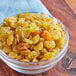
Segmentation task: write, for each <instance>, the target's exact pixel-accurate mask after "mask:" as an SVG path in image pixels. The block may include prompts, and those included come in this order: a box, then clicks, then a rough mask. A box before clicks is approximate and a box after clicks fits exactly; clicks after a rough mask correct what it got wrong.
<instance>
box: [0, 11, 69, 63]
mask: <svg viewBox="0 0 76 76" xmlns="http://www.w3.org/2000/svg"><path fill="white" fill-rule="evenodd" d="M24 13H26V12H22V14H24ZM29 13H33V14H36V13H39V12H29ZM40 13H41V15H43V14H45V13H42V12H40ZM16 15H17V14H16ZM16 15H12V16H16ZM47 15H48V14H47ZM48 16H49V17H51V18H54V19H56V20H57V22H59V23H60V24H63V23H62V22H61V21H60V20H58V19H57V18H55V17H53V16H51V15H48ZM63 26H64V24H63ZM64 32H65V36H66V37H67V38H66V39H67V40H66V43H65V45H64V48H63V49H61V51H60V52H59V53H58V54H57V55H56V56H55V57H54V58H53V59H49V60H44V61H40V62H22V61H19V60H16V59H13V58H11V57H9V56H7V55H6V54H5V53H4V52H3V51H2V50H1V49H0V55H3V56H4V57H6V58H7V59H8V60H10V61H11V62H15V63H18V64H19V63H20V64H40V63H46V62H49V61H53V60H55V59H56V58H57V57H59V56H60V55H61V54H62V53H63V52H64V50H65V49H66V48H67V46H68V43H69V33H68V31H67V30H66V27H65V26H64Z"/></svg>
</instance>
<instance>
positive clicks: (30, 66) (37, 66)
mask: <svg viewBox="0 0 76 76" xmlns="http://www.w3.org/2000/svg"><path fill="white" fill-rule="evenodd" d="M35 13H36V12H34V14H35ZM42 14H43V13H41V15H42ZM50 17H51V16H50ZM52 18H54V17H52ZM55 19H56V18H55ZM56 20H57V21H58V22H59V23H61V22H60V21H59V20H58V19H56ZM61 24H62V23H61ZM64 31H65V34H66V44H65V46H64V48H63V49H62V50H61V51H60V52H59V53H58V54H57V55H56V56H55V57H54V58H53V59H50V60H45V61H42V62H35V63H32V62H30V63H26V62H21V61H18V60H15V59H12V58H10V57H8V56H7V55H6V54H4V52H3V51H2V50H1V49H0V58H1V59H2V60H3V61H4V62H5V63H6V64H7V65H8V66H9V67H10V68H12V69H14V70H15V71H17V72H20V73H24V74H37V73H42V72H45V71H47V70H49V69H51V68H52V67H54V66H55V65H56V64H57V63H58V62H59V61H60V60H61V59H62V58H63V57H64V56H65V54H66V52H67V49H68V42H69V34H68V32H67V30H66V28H65V27H64Z"/></svg>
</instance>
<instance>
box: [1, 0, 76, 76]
mask: <svg viewBox="0 0 76 76" xmlns="http://www.w3.org/2000/svg"><path fill="white" fill-rule="evenodd" d="M41 1H42V2H43V4H44V5H45V6H46V7H47V8H48V10H49V11H50V12H51V13H52V15H53V16H55V17H56V18H58V19H59V20H60V21H62V22H63V23H64V25H65V26H66V28H67V30H68V31H69V35H70V42H69V49H68V53H67V54H66V56H65V57H64V58H63V59H62V60H61V61H60V62H59V63H58V64H57V65H56V66H55V67H54V68H52V69H51V70H49V71H47V72H44V73H42V74H37V75H31V76H76V0H41ZM0 76H30V75H24V74H21V73H18V72H16V71H14V70H12V69H11V68H9V67H8V66H7V65H6V64H5V63H4V62H3V61H2V60H0Z"/></svg>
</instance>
